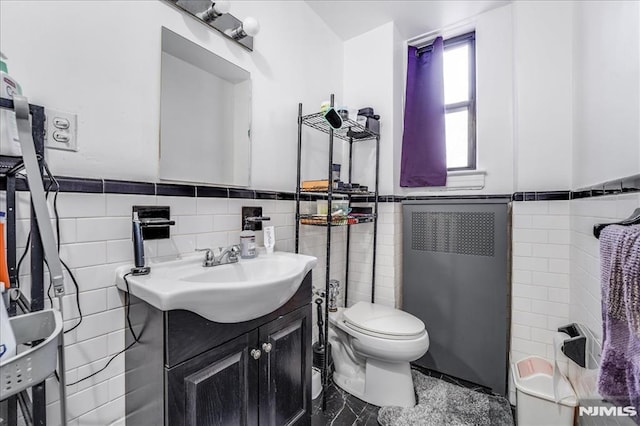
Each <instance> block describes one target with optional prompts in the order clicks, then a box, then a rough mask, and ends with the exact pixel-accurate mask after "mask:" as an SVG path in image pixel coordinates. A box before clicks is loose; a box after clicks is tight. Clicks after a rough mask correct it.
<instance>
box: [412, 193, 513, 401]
mask: <svg viewBox="0 0 640 426" xmlns="http://www.w3.org/2000/svg"><path fill="white" fill-rule="evenodd" d="M509 201H510V200H509V199H490V200H443V201H431V200H430V201H405V202H403V206H402V211H403V289H402V293H403V298H402V299H403V310H405V311H407V312H409V313H411V314H413V315H415V316H417V317H418V318H420V319H421V320H422V321H423V322H424V323H425V326H426V328H427V331H428V332H429V339H430V346H429V350H428V352H427V353H426V354H425V355H424V356H423V357H422V358H420V359H419V360H417V361H416V362H415V363H416V364H418V365H420V366H423V367H426V368H429V369H432V370H435V371H439V372H441V373H445V374H448V375H451V376H454V377H457V378H460V379H463V380H466V381H469V382H473V383H477V384H479V385H481V386H485V387H488V388H490V389H492V390H493V391H494V392H496V393H499V394H501V395H505V396H506V392H507V377H508V376H507V374H508V348H509V344H508V343H509V324H510V323H511V318H510V310H511V309H510V279H509V277H510V261H509V253H510V241H509V235H510V233H509V223H510V221H509V214H510V209H509Z"/></svg>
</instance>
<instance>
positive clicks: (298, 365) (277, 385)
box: [259, 305, 311, 426]
mask: <svg viewBox="0 0 640 426" xmlns="http://www.w3.org/2000/svg"><path fill="white" fill-rule="evenodd" d="M310 327H311V306H310V305H308V306H306V307H302V308H300V309H298V310H295V311H293V312H291V313H289V314H287V315H284V316H282V317H280V318H278V319H277V320H274V321H272V322H270V323H268V324H266V325H263V326H262V327H260V329H259V334H260V349H261V350H262V358H261V360H260V424H261V425H271V426H283V425H308V424H310V423H311V328H310ZM268 345H271V346H270V347H269V346H268Z"/></svg>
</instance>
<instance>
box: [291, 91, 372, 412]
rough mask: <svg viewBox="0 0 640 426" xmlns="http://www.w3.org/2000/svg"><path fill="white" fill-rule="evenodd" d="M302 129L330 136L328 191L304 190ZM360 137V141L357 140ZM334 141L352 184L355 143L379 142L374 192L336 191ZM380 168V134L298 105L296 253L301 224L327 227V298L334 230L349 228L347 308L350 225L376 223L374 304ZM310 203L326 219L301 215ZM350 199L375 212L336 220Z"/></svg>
mask: <svg viewBox="0 0 640 426" xmlns="http://www.w3.org/2000/svg"><path fill="white" fill-rule="evenodd" d="M330 107H332V108H333V107H334V95H333V94H332V95H331V101H330ZM303 126H307V127H311V128H313V129H316V130H318V131H321V132H323V133H326V134H328V135H329V160H328V172H327V182H328V185H327V188H326V190H324V191H311V192H310V191H304V192H303V191H302V187H301V159H302V128H303ZM354 135H357V136H358V137H357V138H354ZM334 138H337V139H340V140H343V141H346V142H348V143H349V181H348V183H351V179H352V170H353V144H354V143H360V142H366V141H373V140H375V143H376V164H375V187H374V191H372V192H371V191H353V190H338V189H335V188H333V180H332V172H333V167H332V166H333V146H334ZM379 169H380V135H379V134H377V133H374V132H372V131H370V130H369V129H367V128H365V127H363V126H361V125H360V124H358V123H357V122H355V121H353V120H349V119H344V120H343V123H342V127H340V128H339V129H334V128H333V127H331V126H330V125H329V123H328V122H327V121H326V120H325V119H324V115H323V114H322V113H320V112H318V113H314V114H310V115H304V116H303V115H302V103H300V104H298V157H297V182H296V231H295V232H296V235H295V249H296V253H298V252H299V248H300V244H299V242H300V225H305V226H324V227H326V228H327V237H326V238H327V249H326V250H327V251H326V254H327V256H326V265H325V268H326V274H325V295H327V296H328V295H329V281H330V279H331V229H332V228H333V227H335V226H346V227H347V241H346V256H345V263H346V267H345V275H346V280H345V284H344V303H345V306H346V305H347V297H348V289H349V287H348V286H349V246H350V242H351V225H357V224H360V223H373V247H372V251H373V259H372V274H371V302H372V303H373V302H374V301H375V277H376V275H375V271H376V247H377V240H378V183H379V179H378V176H379ZM303 197H305V199H307V200H309V201H311V200H314V199H315V200H317V199H325V198H326V200H327V215H326V218H318V217H317V215H315V216H314V217H313V218H312V217H311V216H312V215H305V214H301V213H300V201H301V200H302V198H303ZM334 197H337V198H345V197H346V198H347V199H348V201H349V207H351V203H352V202H370V201H373V210H372V212H371V214H370V215H363V216H360V217H358V218H357V219H355V218H352V219H349V218H347V219H340V220H337V221H336V220H335V219H334V217H333V216H332V210H331V204H332V201H333V199H334ZM323 325H324V335H325V336H327V337H328V335H329V307H328V303H325V306H324V324H323ZM328 363H329V357H328V356H325V357H324V365H323V368H322V374H321V376H322V409H323V410H325V409H326V408H327V399H326V394H327V393H326V390H327V386H328V384H329V375H328V374H327V372H328V369H329V365H328Z"/></svg>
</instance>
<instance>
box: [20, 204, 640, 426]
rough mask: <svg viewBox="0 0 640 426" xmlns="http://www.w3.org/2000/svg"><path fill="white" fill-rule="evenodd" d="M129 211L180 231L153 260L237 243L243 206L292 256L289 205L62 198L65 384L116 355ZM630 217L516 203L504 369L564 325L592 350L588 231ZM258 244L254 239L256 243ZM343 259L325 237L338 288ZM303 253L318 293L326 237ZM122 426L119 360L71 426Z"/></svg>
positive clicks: (311, 232)
mask: <svg viewBox="0 0 640 426" xmlns="http://www.w3.org/2000/svg"><path fill="white" fill-rule="evenodd" d="M18 200H19V204H18V208H17V214H18V217H19V220H18V238H19V242H18V247H19V252H20V251H21V250H23V248H24V245H25V244H24V243H25V240H26V235H27V232H28V218H29V208H28V198H27V197H26V194H25V193H19V197H18ZM134 204H144V205H170V206H171V208H172V217H174V218H175V219H176V221H177V226H176V227H174V228H173V229H172V239H171V244H167V243H166V242H164V243H160V244H158V243H153V242H150V244H148V252H149V254H150V255H151V256H154V255H157V254H159V253H161V254H163V255H166V254H170V255H174V256H175V255H177V254H179V253H189V252H192V251H193V249H195V248H202V247H217V246H224V245H228V244H231V243H236V242H237V241H238V237H239V235H238V234H239V231H240V230H239V224H240V208H241V207H242V206H243V205H250V206H262V207H263V209H264V211H263V213H264V214H265V215H267V216H270V217H271V218H272V221H271V224H273V225H274V226H276V249H277V250H280V251H293V250H294V229H295V228H294V221H295V218H294V216H295V215H294V213H295V203H294V202H293V201H274V200H240V199H229V200H227V199H216V198H197V199H196V198H182V197H154V196H138V195H121V194H106V195H105V194H74V193H62V194H60V196H59V202H58V207H59V212H60V217H61V243H62V246H61V257H62V259H63V260H64V261H65V262H67V264H68V265H69V266H70V267H71V268H72V270H73V272H74V274H75V276H76V278H77V280H78V282H79V284H80V299H81V304H82V309H83V315H84V319H83V323H82V325H81V326H80V327H79V328H78V329H76V330H74V331H73V332H71V333H69V334H67V335H66V341H67V348H66V353H67V356H68V358H67V367H68V371H67V380H68V381H69V382H72V381H75V380H77V379H78V378H82V377H84V376H85V375H87V374H90V373H91V372H93V371H96V370H97V369H99V368H101V367H102V366H103V365H104V364H105V363H106V362H107V360H108V359H109V358H110V357H111V356H112V355H113V354H115V353H117V352H118V351H119V350H121V349H122V348H123V347H124V335H125V333H126V330H125V328H124V314H123V300H122V296H121V294H120V293H119V292H118V291H117V290H116V289H115V287H114V285H113V279H114V270H115V268H116V267H118V266H120V265H122V264H128V263H130V262H131V259H132V249H131V241H130V230H129V226H130V219H129V218H130V214H131V205H134ZM638 206H640V195H638V194H631V195H622V196H616V197H599V198H589V199H582V200H573V201H571V202H568V201H535V202H530V201H528V202H515V203H513V236H512V238H513V247H512V248H513V259H512V260H513V271H512V272H513V274H512V290H513V296H512V304H513V310H512V324H511V327H512V328H511V333H512V341H511V345H512V347H511V354H510V356H511V360H512V361H516V360H518V359H520V358H522V357H525V356H527V355H540V356H543V357H546V358H550V359H553V345H552V339H553V332H554V331H555V330H556V328H557V327H558V326H559V325H562V324H566V323H568V322H581V323H584V324H586V325H587V327H588V328H589V329H590V330H591V331H592V332H593V335H594V339H595V340H596V341H598V342H599V341H600V335H601V332H600V327H601V325H600V296H599V278H598V277H599V258H598V241H597V240H596V239H595V238H593V236H592V235H591V228H592V226H593V224H594V223H598V222H606V221H609V220H615V219H621V218H625V217H627V216H628V215H629V214H630V213H631V212H632V211H633V210H634V209H635V208H637V207H638ZM305 208H306V209H313V208H314V205H313V203H303V209H305ZM303 211H304V210H303ZM401 212H402V208H401V204H400V203H380V204H379V227H378V247H377V263H376V265H377V266H376V302H377V303H383V304H386V305H389V306H401V281H402V275H401V271H402V265H401V262H402V214H401ZM261 238H262V235H261V233H258V241H259V242H261V241H262V240H261ZM372 243H373V226H372V225H371V224H367V225H359V226H354V227H352V228H351V252H350V260H351V262H350V268H349V270H350V271H349V273H350V280H349V282H350V285H349V305H352V304H353V303H356V302H357V301H359V300H370V285H371V276H372V271H371V263H372ZM345 248H346V228H334V229H333V230H332V257H331V277H332V278H336V279H338V280H340V281H341V283H344V282H345V266H346V265H345ZM300 252H301V253H305V254H310V255H314V256H317V257H318V260H319V262H318V266H317V267H316V268H315V269H314V271H313V285H314V287H317V288H324V279H325V277H324V275H325V266H324V265H325V258H326V229H325V228H322V227H312V226H301V228H300ZM28 270H29V265H28V258H27V259H26V261H25V263H24V264H23V267H22V269H21V272H22V274H21V282H22V283H23V286H24V287H25V289H28V287H29V277H28V276H27V275H26V272H27V271H28ZM66 285H67V291H68V293H67V294H68V295H67V296H66V297H65V300H64V303H65V319H66V320H67V321H66V323H65V324H66V327H67V328H69V327H71V326H72V325H74V324H75V322H76V321H77V317H78V313H77V309H76V308H75V304H74V296H73V294H74V293H75V289H74V288H73V286H72V284H71V280H69V279H66ZM342 297H344V295H343V294H342V295H341V298H342ZM341 300H342V299H341ZM314 312H315V310H314ZM314 322H315V319H314ZM315 332H316V330H315V327H314V333H315ZM570 365H571V364H570ZM594 371H595V370H590V371H589V370H576V369H571V367H570V369H569V374H570V376H571V379H572V381H574V382H575V383H574V386H576V390H577V391H578V392H579V394H581V395H589V394H590V393H592V392H593V389H594V383H595V373H594ZM48 389H49V390H48V399H49V401H48V402H49V405H48V410H49V416H50V417H49V419H51V422H50V423H51V424H56V420H55V419H57V410H58V403H57V394H56V386H55V384H54V383H51V386H49V388H48ZM123 417H124V357H119V359H117V360H116V361H114V362H113V363H112V365H111V366H110V367H109V369H108V371H105V372H103V373H100V374H98V375H97V376H95V377H93V378H91V379H90V380H88V381H86V382H82V383H80V384H78V385H75V386H71V387H69V418H70V422H69V424H70V425H82V424H110V423H119V424H122V423H123V420H122V419H123Z"/></svg>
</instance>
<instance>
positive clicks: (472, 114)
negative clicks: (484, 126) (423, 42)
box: [417, 31, 477, 172]
mask: <svg viewBox="0 0 640 426" xmlns="http://www.w3.org/2000/svg"><path fill="white" fill-rule="evenodd" d="M460 44H468V45H469V97H468V100H466V101H462V102H456V103H453V104H445V106H444V108H445V115H446V114H448V113H453V112H458V111H464V110H467V111H468V122H467V125H468V127H467V134H468V138H467V144H468V146H467V165H466V166H464V167H447V172H455V171H463V170H477V145H476V32H475V31H471V32H468V33H465V34H460V35H458V36H455V37H451V38H448V39H446V40H443V46H444V49H445V50H446V49H447V48H449V47H453V46H458V45H460ZM431 50H433V44H430V45H428V46H425V47H423V48H421V49H418V52H417V53H418V55H420V54H422V53H424V52H429V51H431Z"/></svg>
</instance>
